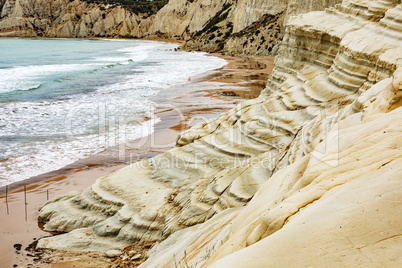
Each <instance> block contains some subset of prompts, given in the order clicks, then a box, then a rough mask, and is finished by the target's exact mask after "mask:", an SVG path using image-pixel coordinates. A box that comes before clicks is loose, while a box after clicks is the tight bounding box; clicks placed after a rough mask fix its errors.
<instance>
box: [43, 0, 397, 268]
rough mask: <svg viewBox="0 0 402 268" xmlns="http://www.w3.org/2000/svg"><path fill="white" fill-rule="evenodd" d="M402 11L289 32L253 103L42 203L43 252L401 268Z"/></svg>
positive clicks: (373, 6)
mask: <svg viewBox="0 0 402 268" xmlns="http://www.w3.org/2000/svg"><path fill="white" fill-rule="evenodd" d="M401 14H402V5H401V3H400V1H395V0H386V1H380V2H378V1H374V0H364V1H361V0H344V1H343V2H342V4H340V5H337V6H336V7H333V8H328V9H326V10H325V11H315V12H310V13H307V14H303V15H298V16H296V17H294V18H292V19H290V21H289V22H288V23H287V27H286V32H285V35H284V38H283V43H282V45H281V46H280V48H279V50H278V56H277V57H276V59H275V68H274V70H273V73H272V75H271V77H270V78H269V80H268V83H267V87H266V89H265V90H264V91H263V92H262V94H261V95H260V97H258V98H257V99H253V100H249V101H245V102H243V103H241V104H239V105H238V106H237V107H235V108H234V109H232V110H230V111H228V112H226V113H223V114H222V115H220V116H218V117H216V118H214V119H211V120H210V121H208V122H203V123H200V124H198V125H196V126H194V127H193V128H191V129H190V130H188V131H186V132H184V133H182V134H181V135H180V136H179V137H178V140H177V146H176V147H175V148H173V149H171V150H170V151H168V152H166V153H164V154H161V155H158V156H156V157H154V158H151V159H147V160H143V161H141V162H138V163H136V164H134V165H133V166H130V167H126V168H123V169H121V170H119V171H117V172H115V173H112V174H110V175H108V176H106V177H103V178H99V179H98V180H97V181H96V183H95V184H94V185H92V186H91V187H90V188H88V189H86V190H83V191H79V192H72V193H68V194H66V195H63V196H59V197H57V198H55V199H52V200H50V201H48V202H47V203H46V204H45V205H44V206H43V207H42V208H41V210H40V215H39V221H41V222H43V223H45V225H44V227H45V229H46V230H50V231H61V232H68V233H67V234H63V235H58V236H54V237H50V238H44V239H41V240H40V242H39V246H40V247H47V248H55V249H62V250H103V251H106V250H109V249H113V248H122V247H124V246H127V245H129V244H131V243H134V242H137V241H141V242H155V243H156V244H157V245H156V246H154V247H153V248H152V250H151V251H150V252H149V259H148V260H147V261H146V262H145V263H143V264H142V265H141V267H266V266H273V267H283V266H313V267H319V266H322V264H323V263H325V264H328V265H334V266H351V267H355V266H364V267H378V266H387V267H400V266H401V265H402V259H401V257H400V251H401V248H402V240H401V234H402V227H401V226H402V225H401V224H400V223H401V220H402V218H401V214H400V211H401V209H402V203H401V201H400V200H401V198H402V187H401V180H400V179H401V178H402V151H401V148H402V143H401V139H400V133H401V131H402V121H401V118H402V107H401V106H402V31H401V29H402V22H401V20H400V17H401Z"/></svg>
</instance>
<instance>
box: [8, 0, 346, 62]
mask: <svg viewBox="0 0 402 268" xmlns="http://www.w3.org/2000/svg"><path fill="white" fill-rule="evenodd" d="M339 2H340V0H330V1H324V2H323V1H319V0H309V1H307V2H305V1H304V2H303V3H299V1H296V0H287V1H272V0H270V1H265V0H264V1H262V0H258V1H245V0H240V1H233V0H214V1H212V0H194V1H187V0H170V1H169V3H168V4H167V5H165V6H164V7H163V8H162V9H161V10H160V11H159V12H157V14H155V15H152V16H150V17H147V18H146V17H143V16H139V15H136V14H134V13H132V12H129V11H127V10H125V9H123V8H121V7H119V6H115V5H106V6H104V5H102V4H88V3H87V2H85V1H80V0H74V1H69V0H50V1H49V0H2V1H0V14H1V15H0V37H1V36H3V37H11V36H17V37H64V38H66V37H78V38H84V37H86V38H88V37H114V38H119V37H140V38H151V39H152V38H167V39H174V40H187V41H188V42H187V44H186V45H185V46H184V47H183V49H186V50H203V51H216V50H219V49H222V48H223V47H225V51H226V52H227V53H229V54H237V55H240V54H253V55H266V54H269V55H273V54H275V53H276V51H277V46H278V43H279V42H280V40H281V39H282V37H283V30H284V27H283V26H284V23H285V22H287V21H288V19H289V18H290V16H291V15H296V14H300V13H304V12H307V11H312V10H323V9H324V8H325V7H328V6H333V5H335V4H336V3H339ZM211 27H213V29H212V30H213V31H212V30H211V29H210V28H211ZM205 28H208V30H207V31H206V32H207V34H202V35H201V36H199V35H200V33H202V32H205ZM256 28H258V29H259V30H258V32H257V33H256ZM244 33H246V34H244ZM212 35H213V36H212ZM195 37H197V38H195ZM229 37H230V38H229Z"/></svg>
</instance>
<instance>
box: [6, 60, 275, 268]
mask: <svg viewBox="0 0 402 268" xmlns="http://www.w3.org/2000/svg"><path fill="white" fill-rule="evenodd" d="M215 56H221V55H215ZM221 57H223V58H224V59H226V60H228V62H229V63H228V64H227V65H226V66H225V67H224V68H222V69H220V70H216V71H213V72H211V73H208V74H203V75H200V76H197V77H192V78H191V79H189V80H190V81H189V83H188V84H187V85H186V87H189V88H191V90H190V91H188V92H186V93H185V94H183V95H180V96H178V97H176V98H174V99H173V100H171V102H172V104H173V107H177V108H179V109H172V108H171V107H169V108H164V107H160V108H158V110H157V111H156V113H155V116H156V117H158V118H160V122H159V123H157V124H156V125H155V132H154V133H153V134H152V135H150V136H148V137H146V138H142V139H140V140H137V141H135V142H132V143H129V144H125V145H124V148H125V150H124V154H121V151H122V150H119V149H121V148H122V147H119V146H117V147H114V148H109V149H108V150H106V151H105V152H102V153H100V154H98V155H95V156H93V157H90V158H87V159H83V160H80V161H77V162H76V163H74V164H71V165H69V166H67V167H65V168H62V169H60V170H56V171H53V172H49V173H46V174H43V175H40V176H36V177H33V178H30V179H29V180H26V181H23V182H20V183H16V184H12V185H10V186H9V187H8V192H7V198H6V188H5V187H3V188H2V189H0V215H1V220H0V241H1V242H0V257H1V264H0V267H98V268H100V267H108V266H109V265H110V264H111V262H112V260H110V259H108V258H107V257H105V255H104V254H102V253H96V252H95V253H90V254H88V253H85V254H82V253H74V252H67V253H66V252H52V253H51V254H50V255H49V253H48V251H46V253H45V254H42V255H41V254H39V253H38V252H36V253H32V252H30V251H29V250H26V248H27V247H28V246H29V245H30V244H31V243H33V242H34V241H36V240H37V239H39V238H41V237H44V236H49V235H52V234H50V233H49V232H45V231H43V230H42V229H41V228H40V226H39V225H38V223H37V216H38V210H39V208H40V207H41V206H42V205H43V204H44V203H45V202H46V200H47V199H48V198H54V197H56V196H58V195H60V194H64V193H67V192H69V191H74V190H83V189H85V188H87V187H89V186H91V185H92V184H93V183H94V181H95V180H96V179H97V178H99V177H102V176H105V175H107V174H109V173H111V172H113V171H115V170H117V169H120V168H122V167H124V166H126V165H128V164H130V163H132V162H135V161H138V160H140V159H145V158H149V157H153V156H155V155H157V154H160V153H162V152H164V151H166V150H168V149H170V148H172V147H173V146H174V145H175V141H176V138H177V135H178V134H179V133H180V132H182V131H184V130H186V129H188V128H190V127H191V126H193V125H195V124H196V123H198V122H201V121H203V120H206V119H209V118H213V117H215V116H217V115H218V114H220V113H222V112H223V111H226V110H228V109H230V108H232V107H234V105H235V104H236V103H238V102H240V101H243V100H244V99H246V98H254V97H257V96H258V95H259V93H260V91H261V90H262V89H263V88H264V87H265V82H266V80H267V78H268V76H269V74H270V73H271V71H272V66H273V59H272V58H268V57H253V58H236V57H228V56H221ZM119 152H120V153H119ZM24 188H25V189H26V191H25V190H24ZM25 198H26V204H25ZM38 258H40V259H41V261H40V262H41V263H38V262H37V259H38ZM43 261H45V262H46V261H50V262H51V263H52V264H46V263H43Z"/></svg>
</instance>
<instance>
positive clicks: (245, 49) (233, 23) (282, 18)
mask: <svg viewBox="0 0 402 268" xmlns="http://www.w3.org/2000/svg"><path fill="white" fill-rule="evenodd" d="M337 3H340V0H330V1H317V0H309V1H296V0H288V1H271V0H270V1H266V0H257V1H247V0H239V1H233V2H230V1H227V2H226V3H225V5H224V6H223V10H221V13H219V12H218V13H216V14H215V16H213V17H212V19H210V20H209V21H207V22H205V24H204V25H205V26H203V28H199V29H198V30H197V32H196V34H195V35H193V36H192V38H191V39H190V40H188V41H187V42H186V44H185V45H184V46H183V49H184V50H202V51H210V52H212V51H220V50H222V51H224V52H225V53H226V54H231V55H261V56H264V55H276V52H277V50H278V47H279V42H280V41H281V40H282V37H283V35H284V29H285V28H284V27H285V24H286V23H287V21H288V20H289V19H290V17H291V16H294V15H297V14H301V13H305V12H309V11H314V10H323V9H324V8H326V7H329V6H334V5H335V4H337ZM190 36H191V35H190Z"/></svg>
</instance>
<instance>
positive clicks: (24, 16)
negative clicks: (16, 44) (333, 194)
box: [0, 0, 146, 37]
mask: <svg viewBox="0 0 402 268" xmlns="http://www.w3.org/2000/svg"><path fill="white" fill-rule="evenodd" d="M144 25H146V24H144ZM142 27H143V26H142V25H140V18H139V17H138V16H136V15H135V14H133V13H130V12H128V11H127V10H125V9H123V8H121V7H115V6H111V5H107V6H100V5H95V4H87V3H86V2H83V1H78V0H75V1H73V2H71V1H69V0H52V1H47V0H7V1H5V3H4V5H3V8H2V9H1V16H0V36H19V37H37V36H42V37H131V36H139V35H141V32H142V31H145V30H146V29H143V28H142Z"/></svg>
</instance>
